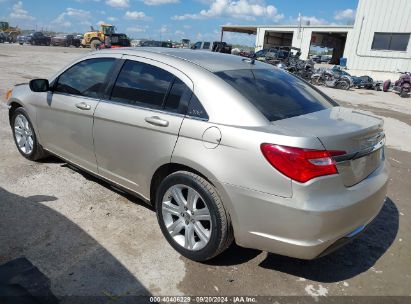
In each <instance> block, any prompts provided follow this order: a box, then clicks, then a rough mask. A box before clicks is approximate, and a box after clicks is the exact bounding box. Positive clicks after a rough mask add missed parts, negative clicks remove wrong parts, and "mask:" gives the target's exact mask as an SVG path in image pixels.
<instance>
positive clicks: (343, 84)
mask: <svg viewBox="0 0 411 304" xmlns="http://www.w3.org/2000/svg"><path fill="white" fill-rule="evenodd" d="M349 88H350V84H349V83H348V81H346V80H341V81H339V82H338V84H337V89H340V90H348V89H349Z"/></svg>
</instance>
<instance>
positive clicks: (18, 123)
mask: <svg viewBox="0 0 411 304" xmlns="http://www.w3.org/2000/svg"><path fill="white" fill-rule="evenodd" d="M11 128H12V132H13V138H14V142H15V144H16V147H17V150H18V151H19V152H20V154H21V155H22V156H24V157H25V158H27V159H29V160H32V161H36V160H39V159H42V158H45V157H46V156H47V154H46V152H45V151H44V150H43V148H42V146H41V145H40V144H39V142H38V140H37V136H36V133H35V132H34V128H33V124H32V123H31V121H30V118H29V115H28V114H27V112H26V111H25V110H24V109H23V108H17V109H16V110H15V111H14V112H13V113H12V116H11ZM22 137H24V138H22ZM28 139H30V140H28ZM23 141H24V142H27V143H28V144H27V145H23V144H22V142H23Z"/></svg>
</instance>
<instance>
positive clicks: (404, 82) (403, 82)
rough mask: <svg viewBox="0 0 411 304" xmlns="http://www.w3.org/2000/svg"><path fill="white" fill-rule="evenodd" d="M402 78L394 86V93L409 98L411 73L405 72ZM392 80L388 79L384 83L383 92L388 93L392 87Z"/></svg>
mask: <svg viewBox="0 0 411 304" xmlns="http://www.w3.org/2000/svg"><path fill="white" fill-rule="evenodd" d="M401 74H402V75H401V76H400V78H399V79H398V80H397V81H396V82H395V83H394V85H393V86H392V91H393V92H394V93H397V94H399V95H400V96H401V97H403V98H404V97H408V95H409V94H410V93H411V73H410V72H405V73H401ZM391 85H392V84H391V80H390V79H388V80H386V81H384V85H383V91H384V92H387V91H388V90H389V89H390V87H391Z"/></svg>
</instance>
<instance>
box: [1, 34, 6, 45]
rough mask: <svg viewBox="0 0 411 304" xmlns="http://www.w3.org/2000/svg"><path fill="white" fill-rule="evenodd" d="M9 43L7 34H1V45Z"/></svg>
mask: <svg viewBox="0 0 411 304" xmlns="http://www.w3.org/2000/svg"><path fill="white" fill-rule="evenodd" d="M6 41H7V36H6V34H5V33H3V32H0V43H4V42H6Z"/></svg>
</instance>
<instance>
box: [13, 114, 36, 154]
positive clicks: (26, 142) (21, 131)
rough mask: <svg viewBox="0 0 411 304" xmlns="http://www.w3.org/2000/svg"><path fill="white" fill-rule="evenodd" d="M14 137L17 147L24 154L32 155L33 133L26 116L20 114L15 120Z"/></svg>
mask: <svg viewBox="0 0 411 304" xmlns="http://www.w3.org/2000/svg"><path fill="white" fill-rule="evenodd" d="M14 137H15V139H16V143H17V147H18V148H19V150H20V151H21V152H22V153H24V154H30V153H31V152H33V147H34V138H33V131H32V129H31V127H30V124H29V122H28V120H27V118H26V117H25V116H24V115H21V114H19V115H17V117H16V119H15V120H14Z"/></svg>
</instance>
